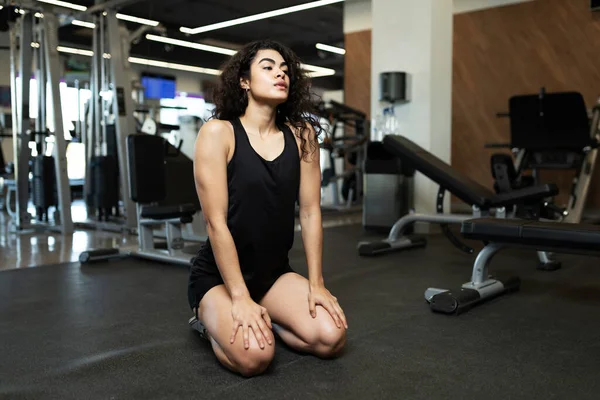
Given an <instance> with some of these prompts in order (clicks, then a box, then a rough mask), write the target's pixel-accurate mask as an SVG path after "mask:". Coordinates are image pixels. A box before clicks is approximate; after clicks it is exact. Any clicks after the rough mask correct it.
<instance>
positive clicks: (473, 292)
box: [425, 218, 600, 314]
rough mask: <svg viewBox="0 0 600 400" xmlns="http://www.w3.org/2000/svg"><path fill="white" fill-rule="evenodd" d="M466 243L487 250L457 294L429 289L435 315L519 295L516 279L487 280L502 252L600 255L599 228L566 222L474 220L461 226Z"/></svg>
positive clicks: (430, 301) (483, 252) (518, 281)
mask: <svg viewBox="0 0 600 400" xmlns="http://www.w3.org/2000/svg"><path fill="white" fill-rule="evenodd" d="M461 234H462V235H463V237H465V238H466V239H473V240H481V241H483V242H485V243H486V246H485V247H484V248H483V249H482V250H481V251H480V252H479V254H478V255H477V258H476V260H475V264H474V266H473V273H472V276H471V282H468V283H465V284H464V285H462V288H461V289H460V290H458V291H452V290H443V289H435V288H430V289H428V290H427V291H426V292H425V299H426V300H427V301H428V302H429V303H430V307H431V309H432V311H436V312H441V313H446V314H459V313H461V312H464V311H466V310H468V309H470V308H472V307H473V306H475V305H477V304H478V303H480V302H482V301H483V300H485V299H489V298H492V297H496V296H499V295H502V294H504V293H508V292H513V291H517V290H518V289H519V287H520V280H519V278H517V277H513V278H509V279H508V280H505V281H499V280H497V279H493V278H492V277H490V276H488V270H489V264H490V262H491V260H492V258H493V257H494V255H496V254H497V253H498V252H499V251H500V250H502V249H505V248H509V247H520V248H527V249H533V250H537V251H538V252H539V251H552V252H556V253H574V254H592V255H600V226H598V225H587V224H573V223H567V222H546V221H528V220H519V219H495V218H475V219H470V220H466V221H464V222H463V223H462V224H461Z"/></svg>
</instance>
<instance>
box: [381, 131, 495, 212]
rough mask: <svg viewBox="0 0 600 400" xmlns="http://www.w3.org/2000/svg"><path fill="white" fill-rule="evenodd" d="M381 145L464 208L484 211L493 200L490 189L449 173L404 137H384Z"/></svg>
mask: <svg viewBox="0 0 600 400" xmlns="http://www.w3.org/2000/svg"><path fill="white" fill-rule="evenodd" d="M383 145H384V147H385V149H386V150H388V151H389V152H390V153H391V154H393V155H395V156H396V157H398V158H400V159H401V160H402V162H403V163H406V164H407V165H409V166H410V167H412V168H414V169H416V170H417V171H419V172H421V173H422V174H423V175H425V176H427V177H428V178H429V179H431V180H432V181H434V182H436V183H437V184H439V185H440V186H442V187H444V188H445V189H447V190H449V191H450V192H452V194H454V195H455V196H456V197H458V198H459V199H461V200H462V201H464V202H465V203H467V204H470V205H477V206H479V207H480V208H485V207H487V206H488V203H489V200H490V199H491V198H492V197H494V196H495V193H494V192H492V191H491V190H490V189H488V188H486V187H484V186H482V185H480V184H479V183H477V182H475V181H474V180H472V179H471V178H469V177H467V176H465V175H463V174H461V173H460V172H458V171H456V170H455V169H452V167H451V166H450V165H448V163H446V162H444V161H443V160H441V159H440V158H438V157H437V156H435V155H433V154H431V153H430V152H428V151H427V150H425V149H423V148H422V147H421V146H419V145H417V144H416V143H414V142H412V141H411V140H409V139H407V138H405V137H404V136H400V135H387V136H385V137H384V138H383Z"/></svg>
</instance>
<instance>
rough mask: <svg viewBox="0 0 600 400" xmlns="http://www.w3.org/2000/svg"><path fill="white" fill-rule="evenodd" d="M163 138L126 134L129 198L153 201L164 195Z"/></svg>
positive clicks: (161, 198) (138, 201)
mask: <svg viewBox="0 0 600 400" xmlns="http://www.w3.org/2000/svg"><path fill="white" fill-rule="evenodd" d="M164 143H165V140H164V139H163V138H162V137H160V136H154V135H144V134H136V135H129V136H127V156H128V157H127V158H128V162H129V181H130V187H131V189H130V190H131V193H130V195H131V199H132V200H133V201H135V202H136V203H153V202H158V201H162V200H164V198H165V197H166V176H165V147H164Z"/></svg>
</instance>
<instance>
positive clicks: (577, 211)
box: [564, 100, 600, 224]
mask: <svg viewBox="0 0 600 400" xmlns="http://www.w3.org/2000/svg"><path fill="white" fill-rule="evenodd" d="M599 103H600V100H599ZM599 124H600V110H599V109H598V108H594V111H593V114H592V120H591V123H590V136H591V138H592V139H594V140H599V139H600V137H599V129H600V127H599ZM597 159H598V148H597V147H595V148H592V149H590V150H589V151H588V153H587V154H586V156H585V158H584V160H583V164H582V165H581V171H580V172H579V176H578V177H577V178H576V179H577V180H576V188H575V191H574V193H572V194H571V196H570V198H569V204H568V206H567V213H568V214H567V216H566V217H565V219H564V222H572V223H576V224H577V223H580V222H581V218H582V216H583V209H584V207H585V203H586V201H587V196H588V193H589V189H590V185H591V183H592V174H593V173H594V170H595V169H596V160H597Z"/></svg>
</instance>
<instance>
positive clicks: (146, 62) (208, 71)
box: [129, 57, 221, 75]
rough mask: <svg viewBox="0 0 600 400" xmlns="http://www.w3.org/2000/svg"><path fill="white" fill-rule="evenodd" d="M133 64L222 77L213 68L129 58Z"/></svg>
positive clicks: (219, 72)
mask: <svg viewBox="0 0 600 400" xmlns="http://www.w3.org/2000/svg"><path fill="white" fill-rule="evenodd" d="M129 62H130V63H132V64H141V65H149V66H152V67H159V68H169V69H177V70H180V71H189V72H197V73H199V74H209V75H220V74H221V71H219V70H218V69H212V68H202V67H194V66H192V65H183V64H175V63H170V62H165V61H158V60H147V59H145V58H137V57H129Z"/></svg>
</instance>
